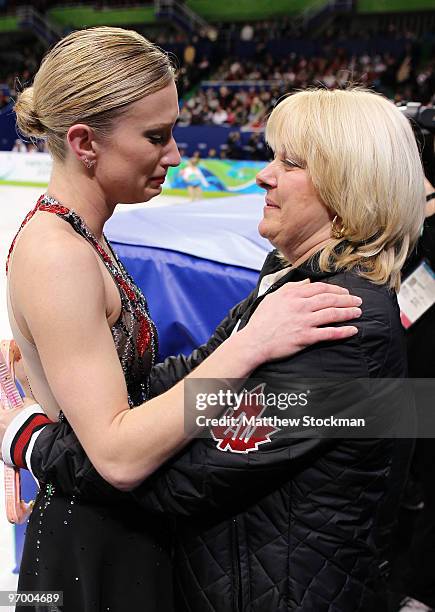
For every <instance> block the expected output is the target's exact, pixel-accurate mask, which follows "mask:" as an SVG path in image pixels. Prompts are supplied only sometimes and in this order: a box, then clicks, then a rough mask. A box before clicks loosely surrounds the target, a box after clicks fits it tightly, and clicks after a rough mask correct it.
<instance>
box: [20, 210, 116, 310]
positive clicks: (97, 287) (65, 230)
mask: <svg viewBox="0 0 435 612" xmlns="http://www.w3.org/2000/svg"><path fill="white" fill-rule="evenodd" d="M22 232H23V233H22V236H21V237H20V240H19V241H18V242H17V244H16V247H15V252H14V258H13V265H12V266H11V269H10V282H11V285H12V287H13V293H14V296H15V298H16V299H17V301H19V303H20V304H21V305H25V304H26V303H27V302H28V300H29V298H31V302H32V307H33V306H35V305H36V304H35V302H36V303H43V302H44V301H45V299H49V300H50V302H51V304H53V299H54V298H55V301H56V302H57V303H62V302H72V303H74V302H76V301H77V300H78V299H83V296H84V295H86V294H89V293H91V294H93V295H94V296H95V297H97V298H98V297H99V295H100V294H101V295H103V293H104V283H103V277H102V274H101V269H100V266H99V264H98V261H97V257H96V255H95V252H94V250H93V248H92V247H91V246H90V245H89V244H88V243H87V242H86V241H85V240H84V239H83V238H82V237H81V236H79V235H78V234H76V232H75V231H74V230H73V229H72V228H71V227H70V226H69V225H68V224H67V223H65V222H64V221H63V220H62V219H59V218H57V217H56V216H55V215H40V216H38V217H37V218H35V219H34V220H32V223H31V224H29V226H26V227H25V228H24V229H23V230H22ZM63 306H65V304H63ZM25 310H27V308H26V307H25V306H24V308H22V311H23V313H24V311H25Z"/></svg>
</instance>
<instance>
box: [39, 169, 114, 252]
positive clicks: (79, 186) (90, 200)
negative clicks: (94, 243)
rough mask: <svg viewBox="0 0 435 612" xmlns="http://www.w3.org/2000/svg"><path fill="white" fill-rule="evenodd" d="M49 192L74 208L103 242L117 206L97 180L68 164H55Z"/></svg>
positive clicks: (62, 202) (67, 205)
mask: <svg viewBox="0 0 435 612" xmlns="http://www.w3.org/2000/svg"><path fill="white" fill-rule="evenodd" d="M47 193H48V194H49V195H50V196H52V197H53V198H55V199H56V200H58V201H59V202H60V203H61V204H63V205H64V206H66V207H67V208H72V209H73V210H74V211H75V212H76V213H77V214H78V215H79V216H80V217H81V218H82V219H83V220H84V222H85V223H86V225H87V226H88V227H89V229H90V230H91V232H92V233H93V234H94V236H95V237H96V238H97V240H101V238H102V235H103V227H104V224H105V223H106V221H107V220H108V219H109V218H110V217H111V216H112V214H113V211H114V209H115V206H116V204H114V203H109V202H107V200H106V198H105V197H104V194H103V192H102V191H101V189H99V186H98V184H97V182H96V181H95V179H93V178H91V177H90V176H88V175H87V174H85V173H84V172H82V169H81V168H79V169H78V170H76V169H70V168H68V167H67V164H61V163H60V162H58V161H56V160H55V161H54V162H53V171H52V174H51V178H50V182H49V184H48V189H47Z"/></svg>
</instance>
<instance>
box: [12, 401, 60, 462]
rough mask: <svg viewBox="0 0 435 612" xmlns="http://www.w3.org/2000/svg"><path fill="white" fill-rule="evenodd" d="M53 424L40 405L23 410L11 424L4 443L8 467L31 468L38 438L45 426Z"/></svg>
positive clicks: (33, 405)
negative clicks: (31, 458) (32, 455)
mask: <svg viewBox="0 0 435 612" xmlns="http://www.w3.org/2000/svg"><path fill="white" fill-rule="evenodd" d="M49 423H52V421H51V420H50V419H49V418H48V416H47V415H46V414H45V413H44V411H43V410H42V408H41V406H40V405H39V404H36V403H35V404H32V405H31V406H27V407H26V408H23V410H21V412H20V413H19V414H17V416H16V417H14V419H12V421H11V422H10V423H9V425H8V426H7V428H6V431H5V435H4V437H3V442H2V457H3V461H4V462H5V464H6V465H9V466H14V467H19V468H26V469H29V468H30V456H31V454H32V450H33V446H34V444H35V442H36V439H37V437H38V436H39V434H40V433H41V431H42V429H43V428H44V427H45V425H48V424H49Z"/></svg>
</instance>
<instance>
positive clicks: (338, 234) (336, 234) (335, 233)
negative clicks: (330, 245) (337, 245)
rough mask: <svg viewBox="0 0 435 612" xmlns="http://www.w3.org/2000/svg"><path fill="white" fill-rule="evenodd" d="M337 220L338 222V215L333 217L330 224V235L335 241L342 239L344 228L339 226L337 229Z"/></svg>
mask: <svg viewBox="0 0 435 612" xmlns="http://www.w3.org/2000/svg"><path fill="white" fill-rule="evenodd" d="M337 220H338V215H335V217H334V218H333V219H332V223H331V235H332V237H333V238H336V239H337V240H341V239H342V238H344V234H345V232H346V228H345V227H344V225H340V227H339V228H338V227H337Z"/></svg>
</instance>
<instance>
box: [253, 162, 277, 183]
mask: <svg viewBox="0 0 435 612" xmlns="http://www.w3.org/2000/svg"><path fill="white" fill-rule="evenodd" d="M255 182H256V183H257V185H258V186H259V187H261V188H262V189H273V188H274V187H276V184H277V180H276V175H275V171H274V165H273V162H270V164H267V166H266V167H265V168H263V170H260V172H258V174H257V176H256V177H255Z"/></svg>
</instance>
